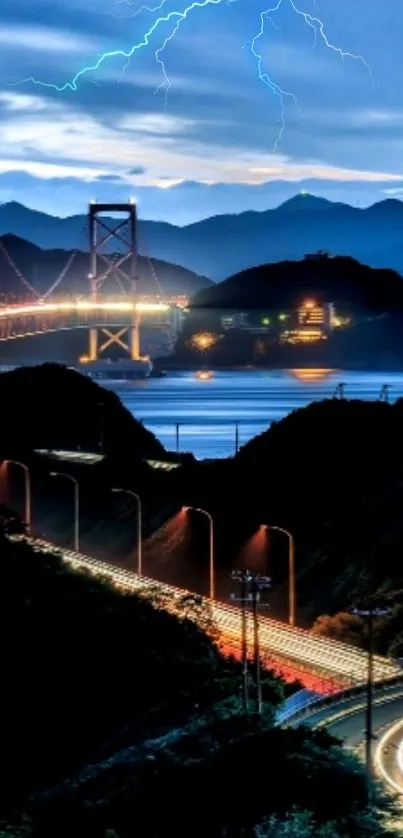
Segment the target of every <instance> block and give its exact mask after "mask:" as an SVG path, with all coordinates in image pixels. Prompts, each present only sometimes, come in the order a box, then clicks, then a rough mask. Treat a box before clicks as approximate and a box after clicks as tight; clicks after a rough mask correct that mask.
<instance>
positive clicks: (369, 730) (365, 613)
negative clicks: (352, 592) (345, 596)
mask: <svg viewBox="0 0 403 838" xmlns="http://www.w3.org/2000/svg"><path fill="white" fill-rule="evenodd" d="M389 612H390V609H389V608H375V607H374V608H371V607H370V606H369V607H367V608H365V607H363V608H353V609H352V611H351V613H352V614H356V615H357V616H359V617H364V618H365V619H366V621H367V627H368V668H367V701H366V709H365V765H366V769H367V775H368V803H369V804H370V805H371V802H372V789H371V774H372V742H373V739H374V730H373V718H372V709H373V690H374V618H375V617H386V616H387V615H388V614H389Z"/></svg>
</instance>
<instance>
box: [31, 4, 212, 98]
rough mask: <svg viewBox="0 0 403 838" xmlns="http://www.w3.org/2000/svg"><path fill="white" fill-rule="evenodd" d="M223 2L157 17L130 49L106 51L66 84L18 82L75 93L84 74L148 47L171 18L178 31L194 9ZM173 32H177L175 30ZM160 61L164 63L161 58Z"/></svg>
mask: <svg viewBox="0 0 403 838" xmlns="http://www.w3.org/2000/svg"><path fill="white" fill-rule="evenodd" d="M222 2H223V0H193V2H192V3H190V5H189V6H187V7H186V9H184V10H183V12H177V11H172V12H169V13H168V14H166V15H162V16H161V17H159V18H157V20H156V21H154V23H153V24H152V26H150V28H149V29H148V30H147V32H146V33H145V35H143V38H142V40H141V41H138V42H137V43H136V44H133V46H132V47H130V49H128V50H125V49H112V50H109V51H108V52H104V53H103V54H102V55H100V56H99V58H97V60H96V61H95V62H94V64H89V65H88V66H87V67H83V68H82V70H79V71H78V73H76V75H75V76H74V77H73V78H72V79H71V81H67V82H65V83H64V84H61V85H59V84H53V83H51V82H45V81H39V80H38V79H35V78H33V76H29V77H28V78H26V79H23V80H22V81H21V82H18V84H26V83H28V82H29V83H31V84H35V85H39V87H46V88H48V89H50V90H56V91H57V92H58V93H65V92H66V91H67V90H71V91H72V92H73V93H75V92H76V90H77V87H78V83H79V81H80V80H81V79H82V78H83V77H84V76H86V75H88V73H96V71H97V70H99V68H100V67H101V66H102V64H104V63H105V61H107V60H108V59H109V58H126V60H130V59H131V58H132V57H133V55H134V54H135V53H136V52H138V51H139V50H140V49H143V47H148V45H149V43H150V38H151V37H152V35H153V34H154V32H155V31H156V29H158V27H159V26H160V25H161V24H162V23H169V22H170V21H171V20H174V21H176V26H175V30H176V31H177V30H178V24H180V23H182V21H184V20H186V18H187V17H188V16H189V14H190V13H191V12H193V11H194V9H204V8H205V7H206V6H218V5H220V4H221V3H222ZM173 34H175V32H174V33H173ZM171 38H172V35H171ZM168 40H170V36H168V38H167V39H166V41H167V42H168ZM161 49H163V47H160V49H159V51H161ZM157 52H158V50H157ZM159 63H160V64H161V63H162V64H163V62H162V61H161V60H160V62H159ZM164 84H165V81H164Z"/></svg>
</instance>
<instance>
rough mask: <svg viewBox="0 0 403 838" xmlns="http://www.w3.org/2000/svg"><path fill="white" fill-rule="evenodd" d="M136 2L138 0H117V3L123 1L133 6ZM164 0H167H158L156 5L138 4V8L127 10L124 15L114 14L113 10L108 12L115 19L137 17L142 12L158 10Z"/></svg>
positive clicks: (163, 3) (120, 3) (165, 0)
mask: <svg viewBox="0 0 403 838" xmlns="http://www.w3.org/2000/svg"><path fill="white" fill-rule="evenodd" d="M137 2H138V0H118V3H119V5H120V6H121V5H122V4H123V3H126V4H127V5H128V6H135V5H136V4H137ZM166 2H167V0H160V2H159V3H158V5H157V6H146V5H142V6H139V7H138V9H136V10H135V11H134V12H128V13H126V14H124V15H116V14H114V12H109V14H111V15H112V17H115V18H116V19H117V20H122V18H127V17H137V16H138V15H141V13H142V12H150V13H152V12H159V11H160V9H162V7H163V6H165V3H166Z"/></svg>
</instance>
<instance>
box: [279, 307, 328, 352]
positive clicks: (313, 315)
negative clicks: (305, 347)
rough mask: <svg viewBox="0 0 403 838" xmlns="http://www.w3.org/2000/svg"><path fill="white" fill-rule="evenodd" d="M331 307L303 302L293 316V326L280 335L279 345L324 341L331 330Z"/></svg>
mask: <svg viewBox="0 0 403 838" xmlns="http://www.w3.org/2000/svg"><path fill="white" fill-rule="evenodd" d="M333 317H334V314H333V305H332V304H331V303H323V304H321V303H318V302H316V300H310V299H308V300H304V302H303V303H302V304H301V305H300V306H299V308H298V309H297V311H296V312H295V315H294V318H293V320H294V324H293V325H292V326H291V327H290V328H288V329H285V330H284V331H283V332H281V334H280V342H281V343H314V342H316V341H321V340H326V339H327V338H328V337H329V332H330V331H331V329H332V322H333Z"/></svg>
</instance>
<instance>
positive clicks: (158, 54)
mask: <svg viewBox="0 0 403 838" xmlns="http://www.w3.org/2000/svg"><path fill="white" fill-rule="evenodd" d="M118 2H119V4H120V5H121V4H122V3H123V2H126V3H127V4H128V5H129V6H134V5H135V4H137V2H140V0H118ZM166 2H167V0H158V2H157V4H156V5H155V6H148V5H146V4H142V5H140V6H139V7H138V8H136V9H135V11H133V12H130V14H129V15H125V17H128V16H129V17H136V16H137V15H139V14H140V13H141V12H148V13H154V12H158V11H161V9H163V7H164V6H165V4H166ZM235 2H240V3H241V2H243V0H193V2H191V3H189V5H188V6H187V7H186V8H185V9H183V11H177V10H173V11H170V12H169V13H167V14H162V15H161V16H160V17H157V19H156V20H154V22H153V23H152V24H151V25H150V27H149V29H148V30H147V31H146V33H145V34H144V35H143V37H142V38H141V40H139V41H138V42H137V43H135V44H133V45H132V46H131V47H130V49H114V50H109V51H107V52H104V53H103V54H102V55H100V56H98V58H97V60H96V61H94V63H93V64H89V65H88V66H86V67H83V68H82V69H81V70H79V71H78V72H77V73H76V75H75V76H74V77H73V78H72V79H71V80H70V81H67V82H65V83H64V84H60V85H59V84H54V83H50V82H43V81H40V80H38V79H35V78H33V77H32V76H31V77H29V78H26V79H24V80H23V81H20V82H17V84H24V83H31V84H34V85H39V86H40V87H45V88H49V89H52V90H56V91H57V92H58V93H64V92H66V91H72V92H75V91H76V90H77V88H78V84H79V82H80V81H81V80H82V79H83V78H84V77H85V76H86V75H88V74H90V73H95V72H97V70H99V69H100V68H101V66H102V65H103V64H104V63H105V62H106V61H107V60H109V59H113V58H124V59H126V61H125V65H124V67H123V73H124V72H125V70H126V69H127V68H128V67H129V66H130V61H131V58H133V56H134V55H135V53H137V52H138V51H139V50H141V49H143V48H145V47H148V46H149V45H150V41H151V39H152V37H153V35H154V33H155V32H156V31H157V29H158V28H159V27H160V26H161V25H163V24H167V23H168V24H169V23H171V22H173V23H174V26H173V28H172V31H171V32H170V33H169V34H168V35H167V36H166V37H165V38H164V40H163V42H162V44H161V45H160V46H159V47H157V49H156V50H155V59H156V62H157V64H158V65H159V66H160V68H161V72H162V77H163V80H162V82H161V84H160V85H158V87H157V90H156V93H158V92H160V91H161V90H165V104H166V105H167V97H168V92H169V89H170V87H171V82H170V79H169V76H168V73H167V70H166V66H165V62H164V60H163V57H162V56H163V52H164V50H165V48H166V47H167V45H168V44H169V43H170V42H171V41H172V40H173V39H174V37H175V36H176V34H177V32H178V30H179V28H180V26H181V24H182V23H183V22H184V21H185V20H186V19H187V18H188V17H189V15H190V14H191V13H192V12H194V11H195V10H196V9H203V8H206V7H207V6H219V5H221V4H223V3H225V6H227V7H231V6H234V5H235ZM312 2H313V5H314V7H315V9H316V10H317V11H318V6H317V2H316V0H312ZM286 3H288V4H289V5H290V6H291V9H292V10H293V12H294V14H295V15H297V16H298V17H300V18H302V20H303V21H304V23H305V24H306V25H307V26H308V27H309V28H310V29H311V30H312V32H313V47H312V48H313V49H314V48H315V47H316V46H317V45H318V42H319V40H322V42H323V43H324V44H325V46H326V48H327V49H329V50H331V51H332V52H335V53H337V54H338V55H339V56H340V58H341V59H342V61H344V59H346V58H350V59H352V60H355V61H359V62H361V64H362V65H363V67H364V68H365V69H366V70H367V72H368V73H369V76H370V79H371V81H372V84H374V79H373V75H372V71H371V68H370V66H369V64H368V63H367V61H366V60H365V58H364V57H363V56H362V55H357V54H355V53H352V52H348V51H347V50H343V49H342V48H341V47H339V46H337V45H336V44H334V43H332V42H331V41H330V40H329V38H328V36H327V34H326V31H325V25H324V23H323V21H322V20H321V18H320V17H318V16H317V15H316V14H310V13H309V12H306V11H304V10H303V9H301V8H300V7H299V6H298V5H297V3H296V0H277V2H276V3H275V5H274V6H272V7H271V8H268V9H265V10H263V11H261V12H260V29H259V30H258V32H257V33H256V35H254V37H253V38H252V40H251V41H250V42H249V44H250V50H251V53H252V55H253V56H254V58H255V60H256V66H257V74H258V78H259V80H260V81H261V83H262V84H264V85H265V87H267V88H268V89H269V90H270V92H271V93H272V94H273V95H274V96H275V97H276V99H278V101H279V105H280V118H279V120H278V122H279V124H280V128H279V131H278V134H277V137H276V140H275V143H274V150H277V149H278V146H279V144H280V142H281V140H282V138H283V135H284V131H285V127H286V102H287V99H291V100H292V102H293V104H294V106H295V107H297V108H298V110H299V104H298V100H297V97H296V96H295V94H294V93H293V92H291V91H288V90H284V89H283V88H282V87H281V86H280V85H279V84H278V83H277V82H276V81H275V80H274V79H273V78H272V77H271V76H270V75H269V73H268V72H267V71H266V70H265V69H264V67H263V56H262V53H261V50H260V48H259V41H260V40H261V39H262V38H263V36H264V34H265V26H266V22H269V23H270V25H271V26H273V27H274V28H278V27H276V25H275V24H274V22H273V20H272V17H271V16H272V15H274V14H275V13H276V12H278V11H279V10H280V8H281V7H282V6H283V5H285V4H286ZM299 112H300V111H299Z"/></svg>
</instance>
